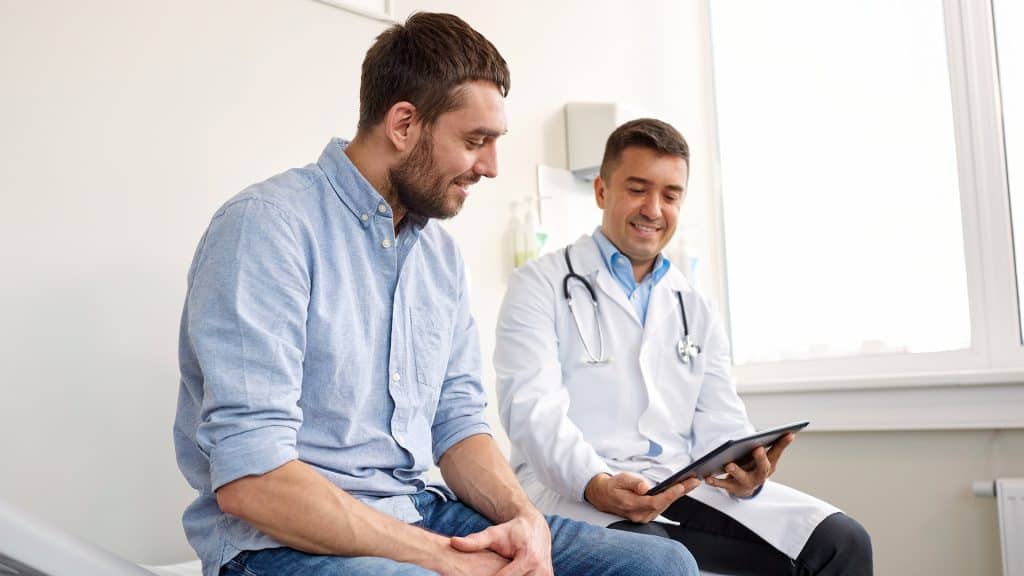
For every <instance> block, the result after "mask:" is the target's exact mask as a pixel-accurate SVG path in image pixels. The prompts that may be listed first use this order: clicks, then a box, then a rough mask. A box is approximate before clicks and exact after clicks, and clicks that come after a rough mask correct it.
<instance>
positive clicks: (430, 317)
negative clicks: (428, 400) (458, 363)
mask: <svg viewBox="0 0 1024 576" xmlns="http://www.w3.org/2000/svg"><path fill="white" fill-rule="evenodd" d="M411 316H412V339H413V344H412V349H413V352H414V353H415V354H414V363H415V365H416V381H417V383H418V384H419V385H420V386H426V387H429V388H435V389H436V388H440V387H441V384H442V383H443V382H444V375H445V371H446V369H447V368H448V356H449V354H450V352H451V344H452V331H451V324H450V323H449V321H448V319H447V318H445V317H443V316H441V315H439V314H437V313H436V312H434V311H432V310H429V309H426V308H415V309H413V310H412V314H411Z"/></svg>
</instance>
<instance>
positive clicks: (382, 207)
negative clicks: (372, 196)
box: [377, 204, 388, 214]
mask: <svg viewBox="0 0 1024 576" xmlns="http://www.w3.org/2000/svg"><path fill="white" fill-rule="evenodd" d="M387 211H388V207H387V206H385V205H383V204H377V212H380V213H381V214H383V213H385V212H387Z"/></svg>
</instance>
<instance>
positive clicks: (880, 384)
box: [739, 371, 1024, 432]
mask: <svg viewBox="0 0 1024 576" xmlns="http://www.w3.org/2000/svg"><path fill="white" fill-rule="evenodd" d="M739 391H740V395H741V396H742V397H743V400H744V402H745V403H746V405H747V411H748V412H749V414H750V417H751V419H752V420H753V421H754V422H755V423H756V424H757V425H758V426H767V425H772V424H779V423H782V422H790V421H795V420H804V419H807V420H810V421H811V426H810V428H809V429H810V430H814V431H822V432H824V431H872V430H953V429H1003V428H1024V372H1020V371H1000V372H996V371H969V372H968V371H965V372H957V373H952V374H948V373H947V374H917V375H913V376H887V377H880V378H879V377H875V378H858V379H834V380H827V381H822V380H817V381H811V380H803V381H789V382H784V383H783V382H765V381H761V382H757V383H752V382H751V383H746V384H743V383H741V384H740V385H739Z"/></svg>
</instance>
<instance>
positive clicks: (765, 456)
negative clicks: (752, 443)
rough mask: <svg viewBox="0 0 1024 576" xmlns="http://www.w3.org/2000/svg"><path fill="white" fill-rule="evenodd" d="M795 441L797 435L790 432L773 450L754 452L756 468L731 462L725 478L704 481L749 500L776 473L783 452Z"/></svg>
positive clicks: (773, 446) (709, 478)
mask: <svg viewBox="0 0 1024 576" xmlns="http://www.w3.org/2000/svg"><path fill="white" fill-rule="evenodd" d="M793 440H796V435H795V434H793V433H792V432H790V433H789V434H786V435H785V436H783V437H782V438H779V440H778V442H776V443H775V444H773V445H772V447H771V450H767V451H766V450H765V449H764V448H763V447H759V448H757V449H756V450H754V453H753V457H754V466H753V467H752V468H746V469H745V468H743V467H741V466H739V465H737V464H736V463H735V462H730V463H729V464H726V465H725V471H726V472H727V475H726V476H725V478H715V477H714V476H708V477H707V478H705V479H704V481H705V482H707V483H708V485H709V486H714V487H716V488H721V489H723V490H725V491H726V492H728V493H729V494H732V495H733V496H736V497H738V498H749V497H751V496H753V495H754V493H755V492H757V489H758V488H760V487H761V485H762V484H764V483H765V481H766V480H768V478H769V477H770V476H771V475H772V474H774V473H775V468H776V467H777V466H778V463H779V458H781V457H782V451H783V450H785V449H786V446H789V445H790V444H792V443H793Z"/></svg>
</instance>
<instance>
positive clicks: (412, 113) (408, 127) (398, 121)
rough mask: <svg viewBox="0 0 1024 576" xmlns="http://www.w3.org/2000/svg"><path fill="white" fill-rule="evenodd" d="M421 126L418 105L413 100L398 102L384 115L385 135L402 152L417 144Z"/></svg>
mask: <svg viewBox="0 0 1024 576" xmlns="http://www.w3.org/2000/svg"><path fill="white" fill-rule="evenodd" d="M420 128H421V123H420V118H419V115H418V114H416V106H414V105H413V104H412V103H411V102H404V101H403V102H396V103H395V104H394V105H393V106H392V107H391V108H390V109H388V113H387V115H386V116H384V136H385V137H387V139H388V140H389V141H391V145H392V146H394V147H395V150H397V151H398V152H399V153H400V154H401V153H404V152H406V151H408V150H411V149H412V147H413V146H415V145H416V141H417V140H418V139H419V135H420Z"/></svg>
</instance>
